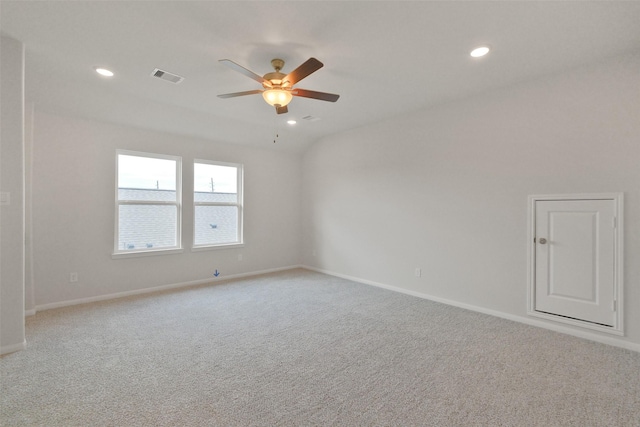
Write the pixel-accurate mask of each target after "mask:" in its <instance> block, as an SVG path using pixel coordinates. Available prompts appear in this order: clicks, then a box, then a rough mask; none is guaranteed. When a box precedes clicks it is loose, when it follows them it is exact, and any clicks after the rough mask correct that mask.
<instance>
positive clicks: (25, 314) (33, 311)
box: [24, 308, 36, 317]
mask: <svg viewBox="0 0 640 427" xmlns="http://www.w3.org/2000/svg"><path fill="white" fill-rule="evenodd" d="M35 314H36V309H35V308H32V309H30V310H25V311H24V317H28V316H35Z"/></svg>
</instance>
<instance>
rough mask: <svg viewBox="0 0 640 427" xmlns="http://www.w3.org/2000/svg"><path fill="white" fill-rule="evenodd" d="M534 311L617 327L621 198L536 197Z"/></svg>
mask: <svg viewBox="0 0 640 427" xmlns="http://www.w3.org/2000/svg"><path fill="white" fill-rule="evenodd" d="M534 247H535V251H534V256H535V310H536V311H538V312H543V313H549V314H553V315H558V316H563V317H567V318H572V319H578V320H582V321H587V322H592V323H595V324H599V325H605V326H611V327H613V326H616V309H617V307H616V295H615V293H616V292H615V291H616V277H615V275H616V259H615V257H616V203H615V201H614V200H536V201H535V239H534Z"/></svg>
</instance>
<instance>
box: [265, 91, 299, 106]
mask: <svg viewBox="0 0 640 427" xmlns="http://www.w3.org/2000/svg"><path fill="white" fill-rule="evenodd" d="M262 97H263V98H264V100H265V101H267V104H269V105H280V106H281V107H284V106H285V105H287V104H288V103H290V102H291V100H292V99H293V95H291V92H290V91H288V90H282V89H267V90H265V91H264V92H262Z"/></svg>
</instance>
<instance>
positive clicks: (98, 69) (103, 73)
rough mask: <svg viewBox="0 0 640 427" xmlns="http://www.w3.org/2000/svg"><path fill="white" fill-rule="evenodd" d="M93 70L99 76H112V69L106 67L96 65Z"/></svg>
mask: <svg viewBox="0 0 640 427" xmlns="http://www.w3.org/2000/svg"><path fill="white" fill-rule="evenodd" d="M95 70H96V73H98V74H100V75H101V76H105V77H113V71H111V70H107V69H106V68H101V67H96V68H95Z"/></svg>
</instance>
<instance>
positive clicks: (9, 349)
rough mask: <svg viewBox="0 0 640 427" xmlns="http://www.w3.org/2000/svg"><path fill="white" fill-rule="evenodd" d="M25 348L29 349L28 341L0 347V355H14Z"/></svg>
mask: <svg viewBox="0 0 640 427" xmlns="http://www.w3.org/2000/svg"><path fill="white" fill-rule="evenodd" d="M25 348H27V340H24V341H23V342H21V343H20V344H12V345H5V346H2V347H0V355H1V354H9V353H14V352H16V351H20V350H24V349H25Z"/></svg>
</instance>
